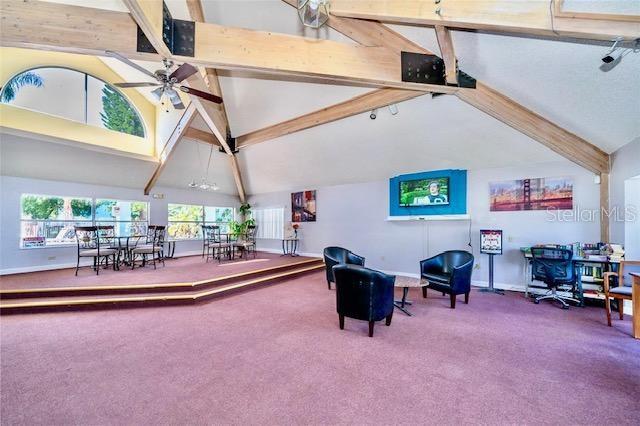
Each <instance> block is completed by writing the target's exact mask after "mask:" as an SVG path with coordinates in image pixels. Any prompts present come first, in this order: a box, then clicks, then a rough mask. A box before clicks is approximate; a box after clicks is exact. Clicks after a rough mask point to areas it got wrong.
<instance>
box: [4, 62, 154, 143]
mask: <svg viewBox="0 0 640 426" xmlns="http://www.w3.org/2000/svg"><path fill="white" fill-rule="evenodd" d="M39 69H61V70H66V71H72V72H77V73H80V74H83V75H84V88H83V93H84V96H83V99H82V103H83V104H82V110H83V115H84V120H83V121H77V120H74V119H72V118H67V117H63V116H60V115H56V114H51V113H48V112H44V111H40V110H37V109H32V108H26V107H23V106H19V105H12V104H10V103H8V102H3V101H2V95H3V93H4V91H5V88H6V87H7V85H8V84H9V82H10V81H11V80H13V79H14V78H16V77H18V76H19V75H21V74H24V73H27V72H30V71H36V70H39ZM88 77H93V78H95V79H96V80H98V81H101V82H102V83H104V84H106V85H107V86H109V87H110V88H112V89H113V90H115V91H116V92H117V93H118V94H120V96H122V97H123V98H124V99H125V100H126V101H127V103H128V104H129V106H130V107H131V109H132V110H133V111H134V112H135V114H136V115H137V116H138V119H139V120H140V123H141V124H142V133H143V135H142V136H138V135H133V134H131V133H126V132H121V131H119V130H112V129H108V128H106V127H103V126H94V125H93V124H89V123H88V103H89V101H88ZM0 104H3V105H8V106H11V107H14V108H20V109H24V110H27V111H32V112H36V113H38V114H45V115H48V116H50V117H56V118H60V119H63V120H68V121H72V122H74V123H81V124H84V125H87V126H91V127H97V128H99V129H104V130H110V131H112V132H118V133H122V134H125V135H129V136H134V137H137V138H141V139H146V138H147V135H148V134H149V132H148V131H147V123H146V122H145V121H144V118H143V117H142V114H140V111H139V110H138V108H137V107H136V106H135V104H134V103H133V101H132V100H131V99H129V97H128V96H127V95H126V94H125V93H124V92H123V91H122V90H120V88H119V87H117V86H115V85H113V84H112V83H109V82H108V81H105V80H103V79H102V78H100V77H96V76H95V75H93V74H91V73H88V72H86V71H81V70H78V69H75V68H71V67H65V66H62V65H39V66H36V67H31V68H26V69H23V70H22V71H19V72H17V73H15V74H13V75H12V76H11V77H9V78H8V79H7V81H6V82H5V83H4V84H3V85H2V90H0Z"/></svg>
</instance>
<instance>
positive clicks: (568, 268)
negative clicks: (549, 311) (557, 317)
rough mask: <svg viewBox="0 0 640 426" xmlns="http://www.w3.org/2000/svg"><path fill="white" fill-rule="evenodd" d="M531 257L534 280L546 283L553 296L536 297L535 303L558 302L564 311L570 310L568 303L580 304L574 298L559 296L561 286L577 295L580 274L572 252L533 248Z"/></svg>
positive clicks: (558, 249)
mask: <svg viewBox="0 0 640 426" xmlns="http://www.w3.org/2000/svg"><path fill="white" fill-rule="evenodd" d="M531 256H532V257H533V262H532V265H531V273H532V278H533V279H534V280H539V281H542V282H544V283H545V284H546V285H547V287H548V288H549V289H550V290H551V294H548V295H546V296H539V297H536V298H535V299H534V302H535V303H540V301H541V300H551V301H557V302H560V304H561V305H562V309H569V305H568V304H567V301H569V302H575V303H577V304H580V301H579V300H577V299H574V298H573V297H568V296H560V295H559V294H558V287H561V286H569V287H571V292H572V293H575V289H576V284H577V282H578V273H577V271H576V266H575V264H574V262H573V252H572V251H571V250H567V249H560V248H557V249H556V248H546V247H531Z"/></svg>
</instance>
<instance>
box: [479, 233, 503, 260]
mask: <svg viewBox="0 0 640 426" xmlns="http://www.w3.org/2000/svg"><path fill="white" fill-rule="evenodd" d="M480 253H484V254H502V230H498V229H481V230H480Z"/></svg>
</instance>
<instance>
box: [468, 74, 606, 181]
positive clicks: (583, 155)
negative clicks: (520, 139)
mask: <svg viewBox="0 0 640 426" xmlns="http://www.w3.org/2000/svg"><path fill="white" fill-rule="evenodd" d="M458 97H459V98H460V99H462V100H463V101H465V102H467V103H468V104H470V105H473V106H474V107H476V108H478V109H480V110H482V111H484V112H486V113H487V114H489V115H491V116H492V117H494V118H497V119H498V120H500V121H502V122H503V123H505V124H508V125H509V126H511V127H513V128H514V129H516V130H518V131H520V132H522V133H524V134H525V135H527V136H529V137H530V138H532V139H534V140H536V141H538V142H540V143H541V144H543V145H544V146H546V147H548V148H550V149H551V150H553V151H555V152H557V153H558V154H560V155H562V156H563V157H565V158H567V159H568V160H570V161H573V162H574V163H577V164H579V165H581V166H582V167H584V168H586V169H588V170H591V171H592V172H594V173H608V172H609V155H608V154H607V153H606V152H604V151H602V150H601V149H600V148H598V147H596V146H595V145H592V144H590V143H589V142H587V141H585V140H584V139H582V138H580V137H579V136H576V135H575V134H573V133H571V132H569V131H567V130H565V129H563V128H562V127H560V126H558V125H556V124H554V123H552V122H551V121H549V120H547V119H545V118H544V117H542V116H540V115H538V114H536V113H535V112H533V111H531V110H529V109H527V108H525V107H524V106H522V105H520V104H519V103H517V102H516V101H514V100H512V99H510V98H508V97H507V96H505V95H503V94H502V93H500V92H498V91H496V90H494V89H492V88H490V87H488V86H485V85H484V84H482V83H478V85H477V89H476V90H474V91H465V92H464V93H460V94H459V95H458Z"/></svg>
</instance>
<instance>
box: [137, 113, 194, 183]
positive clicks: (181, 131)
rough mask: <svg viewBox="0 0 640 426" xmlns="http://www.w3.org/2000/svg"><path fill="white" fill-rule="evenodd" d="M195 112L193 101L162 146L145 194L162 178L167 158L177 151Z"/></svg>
mask: <svg viewBox="0 0 640 426" xmlns="http://www.w3.org/2000/svg"><path fill="white" fill-rule="evenodd" d="M195 112H196V108H195V105H194V104H193V103H191V104H189V106H188V107H187V108H186V109H185V110H184V113H183V114H182V117H180V120H178V124H177V125H176V127H175V129H173V132H172V133H171V136H169V140H167V143H166V144H165V145H164V147H163V148H162V152H160V156H159V158H158V160H159V162H158V165H157V166H156V169H155V170H154V172H153V174H152V175H151V178H150V179H149V182H147V184H146V185H145V187H144V195H149V192H151V188H153V187H154V186H155V184H156V182H157V181H158V178H160V174H162V171H163V170H164V167H165V165H166V164H167V160H169V158H170V157H171V154H173V153H174V152H175V149H176V147H177V146H178V143H180V141H181V140H182V138H183V136H184V135H185V132H186V131H187V129H188V128H189V125H190V124H191V121H193V118H194V117H195Z"/></svg>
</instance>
